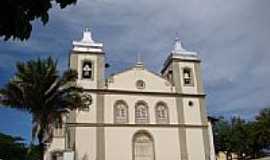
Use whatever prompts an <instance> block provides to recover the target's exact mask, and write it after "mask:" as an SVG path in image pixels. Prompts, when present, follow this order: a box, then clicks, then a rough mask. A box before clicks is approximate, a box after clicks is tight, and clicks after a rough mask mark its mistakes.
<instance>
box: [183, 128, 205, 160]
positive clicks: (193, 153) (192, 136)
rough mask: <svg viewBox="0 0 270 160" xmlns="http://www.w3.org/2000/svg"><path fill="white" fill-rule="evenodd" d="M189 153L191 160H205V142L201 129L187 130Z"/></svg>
mask: <svg viewBox="0 0 270 160" xmlns="http://www.w3.org/2000/svg"><path fill="white" fill-rule="evenodd" d="M186 136H187V152H188V158H189V160H204V159H205V151H204V142H203V133H202V129H201V128H187V129H186Z"/></svg>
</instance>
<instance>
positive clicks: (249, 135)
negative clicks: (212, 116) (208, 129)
mask: <svg viewBox="0 0 270 160" xmlns="http://www.w3.org/2000/svg"><path fill="white" fill-rule="evenodd" d="M213 132H214V139H215V148H216V151H217V152H219V151H222V152H224V153H226V154H227V157H230V156H231V154H232V153H233V154H236V155H237V157H238V158H239V159H250V158H258V157H261V156H263V155H264V152H263V151H264V150H269V149H270V108H267V109H264V110H262V111H261V112H260V114H259V115H257V116H256V120H255V121H246V120H244V119H241V118H240V117H232V118H231V119H229V120H226V119H224V118H222V117H220V118H219V121H218V122H217V123H216V124H215V125H214V128H213Z"/></svg>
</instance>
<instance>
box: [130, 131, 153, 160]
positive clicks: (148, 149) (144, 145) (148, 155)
mask: <svg viewBox="0 0 270 160" xmlns="http://www.w3.org/2000/svg"><path fill="white" fill-rule="evenodd" d="M154 159H155V151H154V140H153V137H152V136H151V135H150V134H149V133H147V132H146V131H140V132H138V133H136V134H135V135H134V137H133V160H154Z"/></svg>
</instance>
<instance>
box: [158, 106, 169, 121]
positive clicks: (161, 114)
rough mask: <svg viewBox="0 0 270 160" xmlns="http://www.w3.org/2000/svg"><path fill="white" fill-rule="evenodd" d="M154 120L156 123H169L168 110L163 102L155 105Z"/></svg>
mask: <svg viewBox="0 0 270 160" xmlns="http://www.w3.org/2000/svg"><path fill="white" fill-rule="evenodd" d="M156 121H157V123H169V110H168V107H167V105H166V104H165V103H163V102H159V103H157V105H156Z"/></svg>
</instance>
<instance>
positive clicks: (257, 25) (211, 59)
mask: <svg viewBox="0 0 270 160" xmlns="http://www.w3.org/2000/svg"><path fill="white" fill-rule="evenodd" d="M269 4H270V1H268V0H260V1H255V0H238V1H235V0H228V1H224V0H203V1H202V0H188V1H186V0H168V1H164V0H137V1H131V0H94V1H89V0H79V1H78V3H77V4H76V5H75V6H70V7H68V8H66V9H64V10H60V9H59V8H55V9H53V10H52V11H51V12H50V13H51V14H50V15H51V17H50V21H49V23H48V25H46V26H45V27H43V26H41V25H40V23H35V27H34V32H33V35H32V38H31V39H30V40H29V41H28V42H27V44H26V45H21V44H19V45H18V44H14V46H16V50H17V51H19V50H20V49H22V50H27V51H29V52H31V53H32V52H37V53H36V54H37V55H39V53H43V54H45V53H47V54H50V55H53V56H54V57H57V58H58V59H60V64H61V66H62V68H63V67H64V66H66V63H67V62H66V61H67V56H68V51H69V49H70V48H71V41H72V40H73V39H79V38H80V36H81V31H82V29H83V27H85V26H90V28H91V29H92V30H93V34H94V39H95V40H97V41H101V42H104V43H105V48H106V51H107V58H108V61H109V62H110V63H111V64H112V68H111V69H110V71H116V70H118V69H122V68H125V67H126V66H125V65H120V64H119V63H120V62H121V63H123V64H126V65H131V64H132V63H133V62H134V61H135V59H136V54H137V53H138V52H140V53H142V54H143V57H144V61H145V63H146V65H147V67H149V68H150V69H152V70H155V71H157V72H158V71H159V69H160V68H161V67H162V64H163V60H164V59H165V58H166V56H167V55H168V52H169V51H170V49H171V47H172V43H173V40H174V38H175V33H176V32H178V33H179V34H180V37H181V39H182V40H183V43H184V46H185V47H186V48H187V49H189V50H192V51H197V52H199V55H200V56H201V58H202V60H203V71H204V72H203V76H204V80H205V86H206V91H207V93H208V103H209V111H210V113H215V114H222V113H223V112H230V113H232V112H236V113H239V114H241V113H243V111H244V110H249V111H254V112H252V113H250V115H253V114H254V113H255V112H257V111H258V110H259V109H260V108H261V107H264V105H267V104H270V100H269V99H268V98H267V97H266V96H262V95H267V92H268V90H269V89H270V86H269V85H268V84H267V79H269V78H270V74H269V72H270V68H269V67H268V60H269V58H270V55H269V52H270V48H269V39H270V38H269V37H270V36H269V35H270V30H269V27H268V26H269V25H270V19H269V17H268V15H269V14H270V13H269V12H270V11H269V9H268V6H269ZM2 50H3V49H2ZM25 52H26V51H25ZM47 54H46V55H47ZM37 55H35V56H37ZM32 56H33V53H32V54H31V55H30V56H29V57H32ZM1 57H2V56H1Z"/></svg>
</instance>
